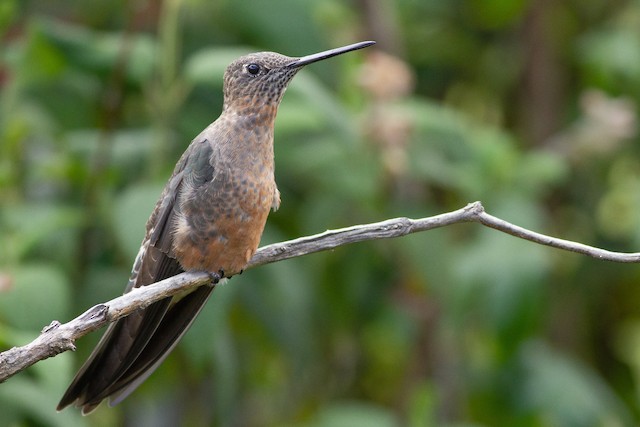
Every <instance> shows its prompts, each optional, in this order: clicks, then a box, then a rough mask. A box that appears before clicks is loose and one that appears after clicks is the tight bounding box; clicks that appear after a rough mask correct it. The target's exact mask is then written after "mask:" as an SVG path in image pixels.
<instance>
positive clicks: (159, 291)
mask: <svg viewBox="0 0 640 427" xmlns="http://www.w3.org/2000/svg"><path fill="white" fill-rule="evenodd" d="M461 222H477V223H480V224H482V225H485V226H487V227H490V228H493V229H496V230H499V231H502V232H504V233H507V234H511V235H512V236H515V237H519V238H521V239H525V240H529V241H531V242H534V243H538V244H541V245H546V246H551V247H554V248H558V249H562V250H565V251H571V252H577V253H580V254H583V255H587V256H590V257H593V258H597V259H600V260H607V261H614V262H623V263H633V262H640V253H620V252H611V251H607V250H604V249H599V248H596V247H593V246H588V245H585V244H582V243H576V242H572V241H569V240H563V239H558V238H555V237H550V236H546V235H544V234H540V233H536V232H534V231H531V230H527V229H526V228H522V227H519V226H517V225H514V224H511V223H509V222H507V221H504V220H502V219H500V218H497V217H495V216H492V215H489V214H488V213H486V212H485V210H484V207H483V206H482V204H481V203H480V202H474V203H470V204H468V205H467V206H465V207H464V208H462V209H458V210H456V211H453V212H448V213H444V214H441V215H436V216H432V217H428V218H421V219H409V218H395V219H390V220H387V221H382V222H376V223H373V224H365V225H355V226H352V227H347V228H341V229H339V230H328V231H325V232H324V233H320V234H315V235H312V236H307V237H301V238H299V239H295V240H289V241H287V242H282V243H275V244H272V245H268V246H264V247H262V248H260V249H258V251H257V252H256V254H255V255H254V257H253V258H252V259H251V261H249V265H248V266H247V267H246V268H245V269H249V268H255V267H258V266H261V265H265V264H270V263H273V262H278V261H282V260H285V259H289V258H295V257H298V256H302V255H307V254H310V253H315V252H320V251H325V250H329V249H334V248H336V247H338V246H344V245H347V244H350V243H356V242H362V241H365V240H377V239H389V238H394V237H400V236H404V235H407V234H411V233H417V232H421V231H427V230H431V229H434V228H440V227H444V226H447V225H451V224H457V223H461ZM227 273H228V274H229V275H233V274H237V273H239V272H238V271H232V272H227ZM207 284H211V278H210V277H209V275H208V274H206V273H192V272H191V273H183V274H179V275H177V276H174V277H171V278H169V279H165V280H163V281H161V282H158V283H154V284H153V285H150V286H145V287H142V288H138V289H134V290H132V291H131V292H129V293H126V294H124V295H122V296H120V297H118V298H115V299H113V300H111V301H108V302H105V303H103V304H98V305H96V306H94V307H92V308H90V309H89V310H87V311H86V312H85V313H83V314H81V315H80V316H78V317H76V318H75V319H73V320H71V321H70V322H67V323H65V324H60V323H59V322H57V321H53V322H52V323H51V324H50V325H49V326H47V327H45V328H44V329H43V331H42V332H41V334H40V335H39V336H38V337H37V338H36V339H35V340H34V341H32V342H31V343H29V344H26V345H24V346H22V347H14V348H12V349H9V350H7V351H4V352H2V353H0V382H3V381H5V380H6V379H8V378H10V377H11V376H13V375H15V374H16V373H18V372H20V371H22V370H24V369H26V368H27V367H29V366H31V365H33V364H35V363H37V362H38V361H40V360H44V359H46V358H49V357H52V356H56V355H57V354H60V353H62V352H65V351H67V350H75V340H76V339H78V338H80V337H82V336H84V335H86V334H88V333H89V332H92V331H94V330H96V329H98V328H100V327H102V326H104V325H106V324H107V323H110V322H114V321H116V320H118V319H120V318H121V317H124V316H127V315H129V314H131V313H132V312H134V311H136V310H139V309H141V308H144V307H147V306H148V305H149V304H152V303H154V302H156V301H158V300H161V299H163V298H166V297H169V296H172V295H175V294H177V293H180V292H183V291H186V290H189V289H195V288H197V287H200V286H204V285H207Z"/></svg>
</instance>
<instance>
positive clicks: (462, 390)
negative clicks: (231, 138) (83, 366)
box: [0, 0, 640, 427]
mask: <svg viewBox="0 0 640 427" xmlns="http://www.w3.org/2000/svg"><path fill="white" fill-rule="evenodd" d="M0 31H1V37H2V50H1V51H0V54H1V58H2V62H0V88H1V93H0V239H1V240H0V348H8V347H11V346H14V345H21V344H24V343H26V342H28V341H29V340H31V339H32V338H33V337H35V336H36V335H37V334H38V332H39V331H40V329H42V327H43V326H44V325H47V324H48V323H49V322H50V321H51V320H53V319H57V320H60V321H66V320H69V319H70V318H72V317H74V316H76V315H77V314H79V313H80V312H82V311H84V310H85V309H86V308H88V307H89V306H91V305H94V304H96V303H98V302H101V301H103V300H107V299H110V298H112V297H114V296H116V295H118V294H120V293H121V292H122V289H123V287H124V285H125V283H126V280H127V276H128V272H129V269H130V266H131V263H132V260H133V258H134V255H135V253H136V251H137V248H138V245H139V242H140V240H141V238H142V234H143V228H144V223H145V221H146V219H147V217H148V215H149V213H150V211H151V209H152V206H153V204H154V202H155V200H156V198H157V197H158V195H159V193H160V190H161V188H162V186H163V185H164V182H165V181H166V179H167V177H168V176H169V174H170V171H171V169H172V168H173V165H174V164H175V161H176V160H177V158H178V156H179V155H180V153H181V152H182V151H183V150H184V148H185V147H186V146H187V144H188V142H189V141H190V140H191V138H192V137H193V136H195V135H196V134H197V133H198V132H199V131H200V130H201V129H202V128H204V127H205V126H206V125H207V124H208V123H209V122H211V121H212V120H214V119H215V118H216V117H217V115H218V114H219V111H220V107H221V103H222V99H221V78H222V72H223V70H224V68H225V66H226V65H227V64H228V63H229V62H230V61H231V60H232V59H233V58H235V57H236V56H238V55H240V54H241V53H244V52H248V51H257V50H273V51H278V52H281V53H284V54H288V55H291V56H300V55H304V54H308V53H313V52H316V51H320V50H324V49H327V48H330V47H335V46H339V45H344V44H348V43H352V42H355V41H359V40H366V39H375V40H377V41H378V46H377V48H376V49H375V50H373V49H371V50H369V51H366V52H365V51H362V52H360V53H356V54H350V55H347V56H344V57H341V58H335V59H333V60H331V61H327V62H325V63H318V64H314V65H313V66H311V67H309V68H308V69H307V70H305V71H303V72H302V73H301V74H300V75H298V76H297V77H296V79H295V80H294V82H293V83H292V85H291V87H290V89H289V91H288V93H287V95H286V96H285V99H284V102H283V105H282V107H281V109H280V112H279V116H278V120H277V129H276V140H277V141H276V163H277V170H276V174H277V180H278V183H279V187H280V191H281V192H282V200H283V203H282V207H281V209H280V210H279V211H278V212H277V213H275V214H272V215H271V216H270V219H269V223H268V225H267V230H266V232H265V235H264V237H263V243H270V242H276V241H280V240H284V239H289V238H295V237H298V236H301V235H307V234H312V233H316V232H321V231H323V230H325V229H327V228H336V227H341V226H348V225H352V224H357V223H364V222H372V221H378V220H382V219H386V218H390V217H394V216H414V217H422V216H428V215H432V214H436V213H440V212H443V211H448V210H452V209H456V208H459V207H461V206H463V205H464V204H466V203H467V202H470V201H474V200H482V201H483V203H484V204H485V206H486V207H487V209H488V210H489V211H490V212H491V213H493V214H495V215H498V216H501V217H502V218H504V219H507V220H509V221H512V222H515V223H517V224H520V225H523V226H526V227H529V228H532V229H535V230H539V231H542V232H546V233H549V234H553V235H557V236H561V237H564V238H567V239H572V240H577V241H581V242H585V243H589V244H593V245H598V246H603V247H606V248H609V249H613V250H621V251H638V250H640V148H639V146H638V144H637V142H638V135H637V127H636V126H637V119H636V117H637V116H636V109H637V104H638V102H639V101H640V3H639V2H638V1H634V0H612V1H607V2H603V1H597V0H555V1H554V0H515V1H501V0H484V1H480V0H453V1H438V0H419V1H418V0H396V1H391V0H378V1H376V0H358V1H356V0H353V1H349V2H342V1H338V0H317V1H313V2H302V1H296V0H273V1H270V2H269V3H268V5H267V4H266V2H264V3H263V2H243V1H230V0H226V1H225V0H221V1H203V0H166V1H159V0H135V1H124V0H122V1H111V0H92V1H79V0H75V1H61V0H48V1H36V0H32V1H24V0H2V1H1V2H0ZM94 335H95V336H91V337H87V338H85V339H83V340H81V341H80V342H79V343H78V347H79V349H78V351H77V353H76V354H71V353H67V354H63V355H61V356H59V357H56V358H53V359H50V360H47V361H44V362H42V363H39V364H37V365H36V366H34V367H33V368H32V369H30V370H29V371H28V372H25V373H22V374H21V375H18V376H16V377H14V378H12V379H11V380H9V381H8V382H6V383H5V384H2V385H0V424H2V425H8V426H26V425H39V426H65V427H68V426H107V425H109V426H111V425H131V426H134V425H135V426H152V425H153V426H162V425H167V426H169V425H171V426H174V425H186V426H204V425H216V426H281V425H286V426H311V427H320V426H322V427H324V426H356V427H357V426H373V427H377V426H379V427H386V426H397V425H406V426H425V425H426V426H525V427H529V426H531V427H538V426H569V427H571V426H608V427H609V426H612V427H613V426H615V427H617V426H630V425H636V424H638V423H639V422H640V401H639V396H640V389H639V386H640V383H639V381H640V269H639V268H638V266H636V265H618V264H611V263H603V262H598V261H596V260H593V259H587V258H585V257H582V256H578V255H574V254H567V253H561V252H559V251H556V250H552V249H549V248H544V247H538V246H536V245H533V244H531V243H527V242H524V241H520V240H518V239H515V238H512V237H509V236H505V235H502V234H499V233H497V232H494V231H491V230H487V229H483V228H481V227H479V226H477V225H457V226H454V227H449V228H447V229H442V230H436V231H432V232H429V233H424V234H422V235H414V236H411V237H405V238H402V239H396V240H392V241H379V242H374V243H364V244H358V245H353V246H349V247H345V248H340V249H337V250H335V251H332V252H329V253H323V254H316V255H312V256H308V257H305V258H299V259H294V260H290V261H286V262H281V263H278V264H277V265H270V266H267V267H264V268H260V269H256V270H252V271H249V272H247V273H246V274H244V275H243V276H241V277H237V278H234V279H233V280H232V281H231V282H229V283H228V285H226V286H224V287H222V288H219V289H217V290H216V292H215V293H214V297H213V298H212V301H210V303H209V304H208V306H207V308H206V309H205V311H204V312H203V313H202V314H201V316H200V318H199V320H198V322H197V323H196V325H195V326H194V327H193V328H192V330H191V331H190V333H189V334H188V335H187V336H186V338H185V339H184V341H183V343H182V344H181V346H180V347H179V348H178V349H177V350H176V351H175V352H174V354H173V355H172V356H171V357H170V358H169V359H168V360H167V361H166V362H165V363H164V365H163V366H162V367H161V368H160V369H159V370H158V371H157V373H156V374H155V375H154V376H153V377H152V378H150V380H148V381H147V382H146V383H145V384H144V385H143V387H141V389H139V391H138V392H136V393H135V394H134V395H133V396H131V397H130V398H129V399H127V400H126V401H125V402H124V403H123V404H121V405H119V406H117V407H115V408H108V407H107V406H106V405H103V406H102V407H101V408H100V409H99V410H98V411H96V413H94V414H93V415H91V416H90V417H86V418H82V417H80V416H79V415H78V412H77V411H75V410H74V409H67V410H65V411H64V412H62V413H59V414H58V413H56V412H55V409H54V408H55V405H56V403H57V400H58V399H59V397H60V396H61V394H62V392H63V390H64V389H65V387H66V386H67V384H68V382H69V381H70V379H71V377H72V375H73V373H74V371H75V369H76V368H77V366H78V365H79V364H80V363H81V362H82V360H84V357H86V355H87V354H88V353H89V351H90V350H91V348H92V345H93V343H94V342H95V341H96V340H97V339H98V335H99V334H94Z"/></svg>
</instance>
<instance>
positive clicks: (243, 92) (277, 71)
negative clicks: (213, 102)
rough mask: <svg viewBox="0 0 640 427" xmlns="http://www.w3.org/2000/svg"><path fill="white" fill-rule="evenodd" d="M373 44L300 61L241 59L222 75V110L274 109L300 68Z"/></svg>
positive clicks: (263, 55) (275, 56)
mask: <svg viewBox="0 0 640 427" xmlns="http://www.w3.org/2000/svg"><path fill="white" fill-rule="evenodd" d="M374 43H375V42H372V41H367V42H360V43H355V44H352V45H349V46H344V47H339V48H336V49H331V50H327V51H325V52H320V53H316V54H313V55H308V56H303V57H302V58H291V57H288V56H285V55H280V54H279V53H275V52H258V53H252V54H249V55H245V56H242V57H240V58H238V59H236V60H235V61H233V62H232V63H231V64H230V65H229V66H228V67H227V70H226V71H225V73H224V105H225V107H224V108H225V109H229V108H231V109H233V110H234V111H235V112H241V111H247V112H252V111H254V110H255V111H259V110H260V109H263V108H267V109H271V108H274V109H277V107H278V104H279V103H280V100H281V99H282V96H283V95H284V92H285V90H286V89H287V85H288V84H289V82H290V81H291V79H292V78H293V76H295V75H296V73H297V72H298V71H299V70H300V69H301V68H302V67H303V66H305V65H307V64H311V63H313V62H317V61H321V60H323V59H327V58H331V57H333V56H336V55H340V54H343V53H346V52H350V51H352V50H357V49H362V48H364V47H367V46H371V45H372V44H374ZM270 107H271V108H270Z"/></svg>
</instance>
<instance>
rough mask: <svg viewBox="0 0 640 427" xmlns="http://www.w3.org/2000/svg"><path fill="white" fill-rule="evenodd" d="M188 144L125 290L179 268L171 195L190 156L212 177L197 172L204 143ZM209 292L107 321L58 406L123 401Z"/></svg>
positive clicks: (206, 152)
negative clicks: (111, 321)
mask: <svg viewBox="0 0 640 427" xmlns="http://www.w3.org/2000/svg"><path fill="white" fill-rule="evenodd" d="M194 147H195V145H194V144H192V145H191V146H190V147H189V148H188V149H187V151H186V152H185V154H184V155H183V156H182V158H181V159H180V161H179V162H178V165H176V169H175V171H174V174H173V176H172V178H171V180H170V181H169V183H168V184H167V186H166V187H165V189H164V191H163V193H162V196H161V197H160V200H159V201H158V203H157V204H156V208H155V209H154V212H153V213H152V215H151V217H150V218H149V221H148V223H147V236H146V237H145V240H144V241H143V243H142V246H141V248H140V251H139V253H138V256H137V257H136V261H135V263H134V268H133V271H132V273H131V278H130V280H129V283H128V285H127V287H126V289H125V293H126V292H129V291H130V290H131V289H132V288H134V287H139V286H146V285H149V284H152V283H155V282H157V281H160V280H163V279H165V278H168V277H171V276H175V275H176V274H179V273H181V272H182V271H183V269H182V268H181V266H180V264H179V263H178V261H177V260H176V259H175V258H173V256H172V250H171V244H172V232H171V224H172V220H173V217H174V215H175V214H176V212H177V209H178V206H177V204H176V198H177V195H178V194H179V193H180V189H181V187H182V184H183V180H184V179H185V174H187V175H188V177H189V178H188V179H190V180H191V181H193V164H192V162H193V161H194V160H196V163H198V165H197V166H198V167H199V168H200V169H199V170H198V171H199V173H198V174H197V175H198V177H199V176H203V177H204V176H208V177H212V176H213V168H212V167H211V166H209V168H211V170H210V171H209V170H204V171H203V170H202V168H205V169H206V168H207V164H208V161H207V162H206V163H204V162H203V159H207V160H208V159H209V158H210V154H211V149H210V148H208V147H210V146H209V144H197V148H198V149H199V151H198V152H197V153H193V151H194ZM194 154H195V155H194ZM203 163H204V164H203ZM209 179H211V178H209ZM204 181H205V180H204V179H203V183H204ZM212 291H213V287H210V286H205V287H201V288H199V289H196V290H195V291H194V292H192V293H190V294H188V295H186V296H181V297H174V298H166V299H164V300H161V301H158V302H156V303H154V304H152V305H150V306H149V307H147V308H146V309H144V310H139V311H137V312H135V313H133V314H131V315H130V316H128V317H126V318H123V319H120V320H119V321H117V322H115V323H113V324H111V325H110V326H109V328H108V329H107V331H106V332H105V334H104V336H103V337H102V339H101V340H100V342H99V343H98V345H97V346H96V348H95V349H94V351H93V353H92V354H91V356H90V357H89V359H88V360H87V361H86V362H85V363H84V365H83V366H82V367H81V368H80V370H79V371H78V373H77V374H76V376H75V377H74V379H73V381H72V382H71V385H70V386H69V387H68V389H67V391H66V392H65V394H64V395H63V397H62V399H61V400H60V403H59V404H58V410H61V409H63V408H64V407H66V406H68V405H70V404H72V403H75V405H76V406H78V407H82V412H83V413H84V414H86V413H89V412H91V411H92V410H93V409H95V408H96V407H97V406H98V405H99V404H100V402H101V401H102V400H103V399H105V398H107V397H110V401H111V402H110V403H111V404H116V403H118V402H119V401H121V400H122V399H124V398H125V397H126V396H127V395H128V394H130V393H131V392H132V391H133V390H134V389H135V388H136V387H137V386H138V385H140V384H141V383H142V382H143V381H144V380H145V379H146V378H147V377H148V376H149V375H151V373H152V372H153V371H154V370H155V368H157V367H158V366H159V365H160V363H161V362H162V361H163V360H164V359H165V358H166V357H167V356H168V354H169V352H170V351H171V350H172V349H173V347H175V345H176V344H177V342H178V341H179V339H180V338H181V337H182V336H183V335H184V333H185V332H186V331H187V329H188V328H189V326H190V325H191V323H192V322H193V320H194V319H195V317H196V316H197V315H198V313H199V312H200V310H201V309H202V307H203V306H204V304H205V302H206V301H207V299H208V297H209V296H210V294H211V292H212Z"/></svg>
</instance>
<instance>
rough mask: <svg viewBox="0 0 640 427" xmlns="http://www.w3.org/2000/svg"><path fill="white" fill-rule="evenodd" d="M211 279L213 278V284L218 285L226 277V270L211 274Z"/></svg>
mask: <svg viewBox="0 0 640 427" xmlns="http://www.w3.org/2000/svg"><path fill="white" fill-rule="evenodd" d="M209 277H210V278H211V283H212V284H213V285H216V284H218V282H220V280H222V278H223V277H224V270H223V269H220V270H218V271H217V272H209Z"/></svg>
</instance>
